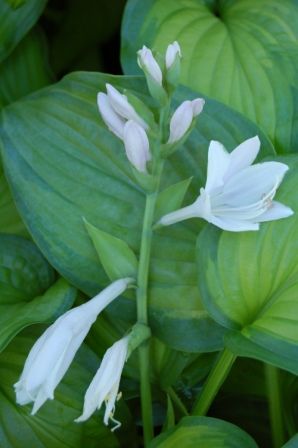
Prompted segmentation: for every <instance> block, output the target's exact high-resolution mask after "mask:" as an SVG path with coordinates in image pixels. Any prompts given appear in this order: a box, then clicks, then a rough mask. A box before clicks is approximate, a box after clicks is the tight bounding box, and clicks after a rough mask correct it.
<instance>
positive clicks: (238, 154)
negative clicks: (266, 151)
mask: <svg viewBox="0 0 298 448" xmlns="http://www.w3.org/2000/svg"><path fill="white" fill-rule="evenodd" d="M260 145H261V142H260V139H259V137H258V136H257V135H256V136H255V137H252V138H249V139H248V140H245V141H244V142H242V143H241V144H240V145H238V146H237V147H236V148H235V149H234V150H233V151H232V152H231V153H230V165H229V168H228V170H227V172H226V173H225V176H224V180H225V181H227V180H228V179H229V178H230V177H231V176H233V175H234V174H236V173H238V172H239V171H240V170H242V169H244V168H246V167H248V166H250V165H251V164H252V163H253V161H254V160H255V158H256V157H257V155H258V152H259V150H260Z"/></svg>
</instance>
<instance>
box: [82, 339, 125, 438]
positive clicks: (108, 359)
mask: <svg viewBox="0 0 298 448" xmlns="http://www.w3.org/2000/svg"><path fill="white" fill-rule="evenodd" d="M128 341H129V336H125V337H124V338H122V339H120V340H119V341H117V342H115V344H113V345H112V347H110V348H109V349H108V350H107V351H106V353H105V355H104V357H103V359H102V362H101V365H100V367H99V369H98V371H97V372H96V374H95V376H94V378H93V380H92V381H91V383H90V385H89V387H88V389H87V391H86V394H85V400H84V409H83V413H82V415H81V416H80V417H78V418H77V419H76V420H75V421H76V422H83V421H85V420H87V419H88V418H89V417H90V416H91V415H92V414H93V413H94V412H95V411H96V409H100V408H101V406H102V404H103V403H104V402H105V405H106V409H105V413H104V419H103V421H104V423H105V425H108V423H109V420H112V421H113V422H114V423H116V427H114V428H113V430H115V429H116V428H118V427H119V426H120V423H119V422H117V421H116V420H115V419H114V418H113V415H114V411H115V403H116V401H117V399H118V398H119V393H118V391H119V384H120V379H121V374H122V370H123V367H124V363H125V361H126V358H127V352H128Z"/></svg>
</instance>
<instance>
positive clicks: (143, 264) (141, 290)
mask: <svg viewBox="0 0 298 448" xmlns="http://www.w3.org/2000/svg"><path fill="white" fill-rule="evenodd" d="M162 169H163V163H162V162H160V163H159V166H158V169H157V182H156V188H155V190H154V192H152V193H148V194H147V196H146V205H145V213H144V219H143V230H142V240H141V248H140V260H139V269H138V279H137V284H138V288H137V314H138V322H139V323H141V324H145V325H147V324H148V275H149V265H150V254H151V243H152V225H153V220H154V211H155V205H156V200H157V196H158V190H159V181H160V177H161V173H162ZM149 359H150V341H146V342H145V343H144V344H142V345H141V346H140V347H139V363H140V383H141V407H142V417H143V428H144V443H145V447H147V446H148V444H149V442H150V440H151V439H152V438H153V421H152V399H151V387H150V361H149Z"/></svg>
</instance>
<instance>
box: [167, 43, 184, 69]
mask: <svg viewBox="0 0 298 448" xmlns="http://www.w3.org/2000/svg"><path fill="white" fill-rule="evenodd" d="M177 57H178V58H179V59H180V58H181V49H180V45H179V44H178V42H176V41H175V42H173V43H172V44H170V45H168V48H167V51H166V68H167V69H168V70H169V69H170V68H171V67H172V65H173V64H174V62H175V60H176V58H177Z"/></svg>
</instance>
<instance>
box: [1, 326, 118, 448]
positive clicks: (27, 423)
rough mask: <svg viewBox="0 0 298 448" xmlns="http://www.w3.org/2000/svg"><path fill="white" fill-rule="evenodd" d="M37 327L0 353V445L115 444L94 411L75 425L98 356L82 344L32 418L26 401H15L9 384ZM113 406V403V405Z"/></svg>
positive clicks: (74, 447) (111, 447)
mask: <svg viewBox="0 0 298 448" xmlns="http://www.w3.org/2000/svg"><path fill="white" fill-rule="evenodd" d="M38 336H40V331H34V332H33V331H32V330H31V329H30V332H29V331H26V332H24V333H22V335H21V336H18V337H16V338H15V340H14V341H13V342H12V343H11V344H10V345H9V346H8V347H7V348H6V350H5V351H4V352H2V353H1V355H0V384H1V386H0V419H1V422H2V424H1V430H0V445H1V448H12V447H13V448H23V447H24V443H25V445H26V446H30V447H34V448H49V447H51V448H81V447H82V446H88V448H96V447H98V446H99V445H100V446H104V447H105V448H106V447H107V448H117V447H119V443H118V441H117V439H116V436H115V435H114V434H113V433H112V432H111V431H110V429H109V428H107V427H106V426H105V425H104V424H103V421H102V415H100V416H99V415H96V416H94V417H93V418H91V419H89V420H88V421H87V422H85V423H84V424H77V423H75V422H74V421H73V420H74V419H75V418H77V417H78V416H79V415H80V414H81V412H82V408H83V397H84V393H85V391H86V389H87V387H88V384H89V383H90V381H91V379H92V377H93V375H94V374H95V372H96V369H97V368H98V364H99V362H98V359H97V358H96V357H95V356H94V354H93V353H92V352H91V350H90V349H88V348H87V347H86V346H83V347H82V348H81V349H80V351H79V353H78V355H77V356H76V358H75V360H74V362H73V363H72V365H71V367H70V369H69V371H68V373H67V374H66V376H65V378H64V379H63V381H62V382H61V384H60V385H59V386H58V388H57V390H56V391H55V399H54V400H52V401H48V402H47V403H46V404H45V405H44V406H43V407H42V408H41V409H40V410H39V411H38V413H37V414H36V415H35V416H34V417H33V416H31V415H30V411H31V405H28V406H19V405H17V404H16V403H15V395H14V390H13V384H14V383H15V382H16V381H17V380H18V377H19V375H20V374H21V371H22V368H23V365H24V362H25V359H26V356H27V355H28V353H29V350H30V347H31V346H32V344H33V342H34V340H35V339H36V338H37V337H38ZM117 406H118V405H117Z"/></svg>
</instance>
